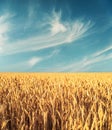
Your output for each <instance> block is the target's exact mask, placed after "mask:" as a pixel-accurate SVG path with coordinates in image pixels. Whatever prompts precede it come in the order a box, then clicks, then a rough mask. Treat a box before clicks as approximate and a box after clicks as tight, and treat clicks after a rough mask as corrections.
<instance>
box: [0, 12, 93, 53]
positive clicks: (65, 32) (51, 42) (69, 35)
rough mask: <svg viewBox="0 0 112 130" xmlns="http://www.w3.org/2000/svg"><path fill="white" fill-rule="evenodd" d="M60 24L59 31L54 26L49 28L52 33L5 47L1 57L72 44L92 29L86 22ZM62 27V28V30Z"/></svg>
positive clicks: (89, 23)
mask: <svg viewBox="0 0 112 130" xmlns="http://www.w3.org/2000/svg"><path fill="white" fill-rule="evenodd" d="M56 14H57V13H55V17H56V19H60V18H58V17H60V15H59V14H57V16H56ZM51 22H52V21H51ZM58 24H59V26H58V29H57V30H55V29H54V26H57V25H54V26H52V25H51V26H50V27H49V29H50V30H51V32H49V31H48V32H47V33H45V34H42V35H40V36H38V35H37V36H32V37H28V38H26V39H21V40H18V41H14V43H10V44H5V45H3V46H2V50H3V52H4V53H2V52H1V53H0V55H11V54H15V53H21V52H29V51H37V50H41V49H46V48H50V47H55V46H59V45H62V44H66V43H72V42H74V41H76V40H79V39H80V38H82V37H84V36H85V34H86V33H88V31H89V29H90V28H92V24H91V22H90V21H88V22H84V21H80V20H78V21H74V22H66V24H64V23H58ZM60 26H61V27H62V28H60ZM52 30H53V32H52ZM52 33H55V35H54V36H52ZM15 43H16V44H15Z"/></svg>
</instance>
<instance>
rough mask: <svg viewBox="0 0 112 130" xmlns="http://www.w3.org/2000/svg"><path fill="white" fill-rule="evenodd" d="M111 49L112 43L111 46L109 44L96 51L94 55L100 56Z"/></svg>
mask: <svg viewBox="0 0 112 130" xmlns="http://www.w3.org/2000/svg"><path fill="white" fill-rule="evenodd" d="M110 50H112V45H110V46H108V47H106V48H104V49H102V50H100V51H98V52H96V53H94V54H93V56H100V55H102V54H104V53H106V52H108V51H110Z"/></svg>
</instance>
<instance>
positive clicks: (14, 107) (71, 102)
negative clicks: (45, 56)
mask: <svg viewBox="0 0 112 130" xmlns="http://www.w3.org/2000/svg"><path fill="white" fill-rule="evenodd" d="M0 130H112V73H99V74H98V73H86V74H85V73H81V74H79V73H76V74H75V73H74V74H73V73H72V74H69V73H61V74H60V73H53V74H51V73H48V74H47V73H1V74H0Z"/></svg>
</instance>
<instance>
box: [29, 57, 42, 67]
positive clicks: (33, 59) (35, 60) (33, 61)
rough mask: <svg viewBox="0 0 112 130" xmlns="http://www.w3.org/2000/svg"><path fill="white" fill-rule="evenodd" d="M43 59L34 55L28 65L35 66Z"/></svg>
mask: <svg viewBox="0 0 112 130" xmlns="http://www.w3.org/2000/svg"><path fill="white" fill-rule="evenodd" d="M41 60H42V59H41V58H40V57H32V58H31V59H30V60H29V61H28V65H29V66H30V67H33V66H35V65H36V64H37V63H39V62H40V61H41Z"/></svg>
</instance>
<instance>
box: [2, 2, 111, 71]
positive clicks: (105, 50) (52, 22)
mask: <svg viewBox="0 0 112 130" xmlns="http://www.w3.org/2000/svg"><path fill="white" fill-rule="evenodd" d="M104 71H105V72H110V71H112V1H111V0H0V72H104Z"/></svg>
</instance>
